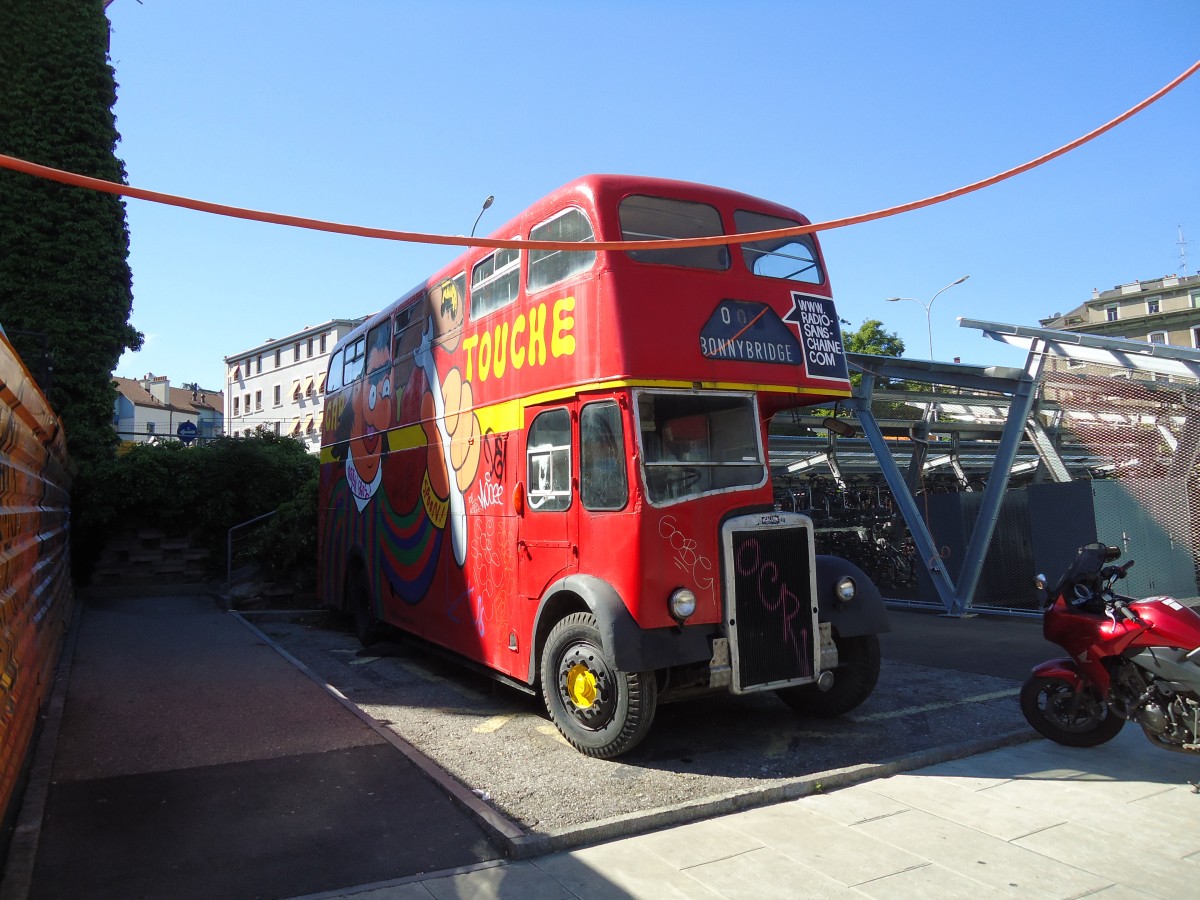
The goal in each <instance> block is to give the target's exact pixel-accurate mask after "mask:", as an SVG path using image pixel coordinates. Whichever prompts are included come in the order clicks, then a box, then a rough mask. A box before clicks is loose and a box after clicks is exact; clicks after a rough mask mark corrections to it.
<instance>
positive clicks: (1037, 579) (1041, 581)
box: [1033, 575, 1046, 591]
mask: <svg viewBox="0 0 1200 900" xmlns="http://www.w3.org/2000/svg"><path fill="white" fill-rule="evenodd" d="M1033 583H1034V585H1035V586H1036V587H1037V589H1038V590H1039V591H1044V590H1045V589H1046V576H1045V575H1034V576H1033Z"/></svg>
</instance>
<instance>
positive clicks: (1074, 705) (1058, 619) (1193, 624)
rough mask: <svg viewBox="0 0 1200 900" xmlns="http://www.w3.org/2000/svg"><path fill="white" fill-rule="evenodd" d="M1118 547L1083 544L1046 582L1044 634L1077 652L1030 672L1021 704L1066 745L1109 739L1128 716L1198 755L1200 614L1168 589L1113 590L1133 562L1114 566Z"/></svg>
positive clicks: (1161, 739)
mask: <svg viewBox="0 0 1200 900" xmlns="http://www.w3.org/2000/svg"><path fill="white" fill-rule="evenodd" d="M1120 555H1121V551H1120V550H1119V549H1118V548H1116V547H1106V546H1105V545H1104V544H1085V545H1084V546H1083V547H1080V548H1079V550H1078V552H1077V553H1076V555H1075V560H1074V562H1073V563H1072V564H1071V567H1070V568H1069V569H1068V570H1067V573H1066V575H1064V576H1063V577H1062V579H1061V580H1060V581H1059V582H1058V584H1057V585H1056V586H1055V587H1054V588H1052V589H1051V590H1050V592H1049V598H1048V599H1049V602H1048V603H1047V604H1046V606H1045V619H1044V620H1043V624H1042V627H1043V633H1044V634H1045V635H1046V640H1048V641H1052V642H1053V643H1055V644H1058V645H1059V646H1061V647H1062V648H1063V649H1064V650H1066V651H1067V652H1068V653H1069V654H1071V655H1070V657H1065V658H1062V659H1052V660H1049V661H1048V662H1044V663H1042V664H1041V665H1040V666H1037V667H1036V668H1035V669H1034V670H1033V674H1032V675H1030V676H1029V679H1028V680H1027V681H1026V682H1025V684H1024V686H1023V687H1022V688H1021V712H1022V713H1024V714H1025V718H1026V719H1027V720H1028V721H1029V724H1030V725H1032V726H1033V727H1034V729H1036V730H1037V731H1038V733H1039V734H1042V735H1043V736H1045V737H1048V738H1050V740H1052V741H1057V742H1058V743H1060V744H1066V745H1067V746H1069V747H1095V746H1097V745H1099V744H1103V743H1104V742H1105V741H1110V740H1112V739H1113V738H1114V737H1116V735H1117V732H1119V731H1120V730H1121V728H1122V726H1124V724H1125V722H1126V720H1129V721H1131V722H1136V723H1137V724H1138V725H1141V726H1142V729H1143V730H1144V731H1145V732H1146V737H1148V738H1149V739H1150V741H1151V742H1152V743H1154V744H1156V745H1157V746H1159V747H1163V748H1165V749H1167V750H1178V751H1180V752H1183V753H1200V614H1198V613H1197V612H1196V611H1195V610H1193V609H1191V608H1189V607H1188V606H1185V605H1184V604H1183V603H1180V602H1179V601H1178V600H1173V599H1172V598H1170V597H1147V598H1145V599H1143V600H1135V599H1133V598H1130V597H1123V596H1120V595H1119V594H1117V593H1116V592H1115V591H1114V590H1113V585H1114V584H1115V583H1116V582H1117V581H1118V580H1119V579H1121V578H1124V577H1125V573H1126V572H1128V571H1129V569H1130V568H1132V566H1133V560H1129V561H1128V562H1126V563H1125V564H1124V565H1120V566H1118V565H1111V563H1114V562H1115V561H1116V560H1117V559H1118V558H1119V557H1120ZM1045 586H1046V577H1045V576H1044V575H1039V576H1038V587H1039V588H1042V589H1044V588H1045Z"/></svg>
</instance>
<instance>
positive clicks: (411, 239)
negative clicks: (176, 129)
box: [0, 60, 1200, 250]
mask: <svg viewBox="0 0 1200 900" xmlns="http://www.w3.org/2000/svg"><path fill="white" fill-rule="evenodd" d="M1197 69H1200V60H1197V61H1196V62H1194V63H1192V65H1191V66H1189V67H1188V68H1187V70H1186V71H1184V72H1183V73H1182V74H1180V75H1179V76H1178V77H1176V78H1174V79H1173V80H1172V81H1170V82H1169V83H1167V84H1166V85H1164V86H1163V87H1161V88H1159V89H1158V90H1157V91H1155V92H1154V93H1153V94H1151V95H1150V96H1149V97H1147V98H1146V99H1145V100H1143V101H1142V102H1141V103H1139V104H1137V105H1136V106H1134V107H1132V108H1130V109H1128V110H1126V111H1125V112H1123V113H1121V115H1119V116H1117V117H1116V118H1115V119H1112V120H1111V121H1109V122H1106V123H1105V124H1103V125H1101V126H1100V127H1099V128H1096V129H1094V130H1092V131H1089V132H1088V133H1087V134H1085V135H1083V136H1082V137H1079V138H1076V139H1075V140H1073V141H1071V142H1070V143H1069V144H1064V145H1063V146H1061V147H1059V148H1058V149H1057V150H1052V151H1051V152H1049V153H1046V154H1043V155H1042V156H1039V157H1037V158H1036V159H1031V160H1030V161H1029V162H1027V163H1024V164H1023V165H1019V166H1016V167H1015V168H1012V169H1008V170H1007V171H1005V172H1001V173H999V174H998V175H993V176H991V177H990V178H985V179H983V180H982V181H976V182H973V183H972V184H968V185H964V186H963V187H960V188H956V189H954V190H952V191H946V192H945V193H941V194H934V195H933V196H932V197H926V198H925V199H924V200H915V201H913V202H911V203H903V204H901V205H899V206H890V207H888V208H887V209H880V210H876V211H875V212H869V213H862V214H860V215H857V216H850V217H848V218H845V219H830V220H828V221H825V222H815V223H813V224H811V225H799V226H797V227H795V228H781V229H776V230H773V231H755V232H746V233H743V234H737V235H728V234H722V235H713V236H711V237H699V238H674V239H670V240H653V241H594V242H589V243H588V247H589V249H595V250H653V249H666V248H684V247H711V246H715V245H719V244H742V243H747V242H750V241H759V240H768V239H774V238H781V237H793V236H796V235H801V234H808V233H810V232H814V231H828V230H830V229H833V228H844V227H846V226H847V225H860V224H862V223H864V222H872V221H875V220H876V219H886V218H888V217H890V216H895V215H899V214H900V213H906V212H912V211H913V210H917V209H923V208H924V207H926V206H933V205H934V204H937V203H944V202H945V201H947V200H953V199H954V198H955V197H961V196H963V195H965V194H970V193H973V192H975V191H978V190H982V189H983V188H986V187H991V186H992V185H994V184H999V183H1000V182H1001V181H1005V180H1007V179H1009V178H1012V177H1014V176H1016V175H1020V174H1022V173H1023V172H1028V171H1029V170H1030V169H1034V168H1037V167H1038V166H1040V165H1043V164H1044V163H1048V162H1050V160H1052V159H1057V158H1058V157H1060V156H1062V155H1063V154H1065V153H1069V152H1070V151H1072V150H1074V149H1076V148H1077V147H1081V146H1083V145H1084V144H1086V143H1088V142H1089V141H1091V140H1094V139H1095V138H1097V137H1099V136H1100V135H1102V134H1104V133H1105V132H1107V131H1111V130H1112V129H1113V128H1116V127H1117V126H1118V125H1120V124H1121V123H1122V122H1124V121H1125V120H1126V119H1129V118H1131V117H1133V116H1135V115H1137V114H1138V113H1139V112H1141V111H1142V110H1143V109H1145V108H1146V107H1147V106H1150V105H1151V104H1152V103H1154V102H1156V101H1157V100H1159V99H1161V98H1162V97H1163V96H1165V95H1166V94H1167V93H1169V92H1170V91H1172V90H1174V89H1175V88H1177V87H1178V86H1179V85H1180V84H1182V83H1183V82H1184V81H1185V80H1187V79H1188V78H1190V77H1191V76H1192V75H1194V74H1195V73H1196V70H1197ZM0 168H5V169H11V170H13V171H15V172H23V173H25V174H26V175H33V176H35V177H37V178H45V179H48V180H50V181H57V182H60V183H62V184H69V185H74V186H75V187H82V188H87V189H89V190H93V191H100V192H102V193H106V194H116V195H118V196H121V197H131V198H133V199H136V200H146V201H149V202H151V203H162V204H165V205H167V206H179V207H183V208H184V209H194V210H197V211H198V212H206V213H212V214H214V215H220V216H230V217H232V218H235V219H249V220H251V221H255V222H267V223H270V224H274V225H289V226H292V227H294V228H308V229H311V230H313V231H328V232H332V233H334V234H349V235H354V236H356V237H368V238H377V239H379V240H386V241H402V242H405V243H412V244H443V245H449V246H459V247H504V248H511V249H526V250H578V249H579V242H577V241H569V242H568V241H533V240H511V239H503V238H483V237H463V236H461V235H447V234H425V233H422V232H419V231H396V230H393V229H388V228H369V227H366V226H363V225H346V224H341V223H338V222H327V221H324V220H322V219H308V218H304V217H302V216H290V215H285V214H283V213H272V212H264V211H261V210H255V209H244V208H242V207H239V206H227V205H225V204H222V203H210V202H208V201H206V200H196V199H193V198H190V197H180V196H177V195H175V194H166V193H163V192H161V191H151V190H147V189H145V188H138V187H131V186H130V185H125V184H119V183H117V182H114V181H105V180H104V179H102V178H91V177H89V176H87V175H78V174H75V173H74V172H67V171H64V170H62V169H54V168H51V167H50V166H42V165H38V164H37V163H32V162H29V161H27V160H23V159H18V158H17V157H15V156H6V155H3V154H0Z"/></svg>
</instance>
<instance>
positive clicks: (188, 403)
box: [113, 376, 225, 415]
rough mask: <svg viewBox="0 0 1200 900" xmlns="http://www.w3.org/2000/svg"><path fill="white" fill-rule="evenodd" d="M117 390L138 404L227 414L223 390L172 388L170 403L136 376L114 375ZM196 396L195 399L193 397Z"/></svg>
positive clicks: (194, 411) (188, 411)
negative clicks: (152, 391)
mask: <svg viewBox="0 0 1200 900" xmlns="http://www.w3.org/2000/svg"><path fill="white" fill-rule="evenodd" d="M113 384H115V385H116V387H117V392H118V393H120V394H121V396H122V397H124V398H125V399H127V400H128V401H129V402H130V403H133V404H134V405H136V406H152V407H155V408H157V409H171V410H175V411H176V412H183V413H193V414H199V413H202V412H207V411H209V410H211V411H212V412H215V413H217V414H218V415H224V414H225V396H224V394H223V393H222V392H221V391H208V390H204V389H203V388H197V389H196V390H195V391H193V390H192V389H191V388H171V389H170V394H169V396H170V399H171V402H170V403H169V404H166V403H162V402H160V401H159V400H158V398H157V397H155V396H154V395H153V394H151V393H150V392H149V391H148V390H146V388H145V387H143V386H142V382H141V381H139V380H138V379H136V378H120V377H116V376H114V377H113ZM193 398H194V399H193Z"/></svg>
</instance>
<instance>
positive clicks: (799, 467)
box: [780, 318, 1200, 617]
mask: <svg viewBox="0 0 1200 900" xmlns="http://www.w3.org/2000/svg"><path fill="white" fill-rule="evenodd" d="M959 324H960V326H962V327H964V328H975V329H979V330H980V331H981V332H983V336H985V337H988V338H991V339H993V340H996V341H1000V342H1003V343H1006V344H1009V345H1012V346H1016V347H1021V348H1023V349H1025V350H1027V351H1028V355H1027V358H1026V362H1025V365H1024V367H1023V368H1015V367H1005V366H979V365H970V364H963V363H957V362H955V363H947V362H937V361H927V360H914V359H902V358H899V357H882V356H873V355H868V354H857V353H848V354H847V360H848V362H849V365H850V368H851V370H852V371H854V372H857V373H861V375H862V378H861V383H860V384H859V386H858V387H857V388H856V390H855V392H854V395H853V396H852V398H851V399H850V400H849V401H844V402H843V404H842V406H843V408H845V409H847V410H848V411H849V412H850V413H851V414H852V415H853V417H854V418H855V419H857V424H858V426H859V427H860V428H861V429H862V433H863V435H864V436H865V438H866V441H867V443H868V445H869V447H870V450H871V452H872V455H873V457H874V460H873V462H874V463H875V465H877V466H878V470H879V472H880V473H881V474H882V476H883V478H884V480H885V481H886V483H887V486H888V488H889V490H890V492H891V496H892V499H893V501H894V503H895V505H896V508H897V510H898V511H899V513H900V514H901V515H902V517H903V519H904V522H905V524H906V525H907V527H908V529H909V532H910V534H911V537H912V541H913V544H914V545H915V547H916V555H917V558H918V560H920V561H921V563H920V565H921V567H922V568H923V570H924V571H925V572H926V573H927V575H928V576H929V578H930V580H931V582H932V585H933V589H934V590H935V591H936V593H937V597H938V600H939V601H940V603H941V605H942V607H943V608H944V610H945V612H944V613H943V614H944V615H947V616H950V617H964V616H969V615H972V614H973V613H972V612H971V610H972V606H973V598H974V596H975V594H976V590H977V588H978V586H979V579H980V575H981V573H982V571H983V566H984V559H985V556H986V554H987V552H988V547H989V543H990V542H991V540H992V536H993V532H994V530H995V526H996V522H997V519H998V517H999V514H1000V510H1001V504H1002V501H1003V499H1004V495H1005V492H1006V491H1007V490H1008V489H1009V487H1010V484H1011V481H1012V478H1013V476H1014V475H1015V474H1020V473H1026V474H1027V473H1029V472H1030V471H1032V470H1033V469H1034V468H1038V469H1040V471H1039V472H1038V477H1039V478H1042V479H1044V480H1049V481H1053V482H1056V483H1064V482H1070V481H1072V480H1073V475H1072V468H1075V469H1078V465H1079V460H1078V459H1070V460H1068V459H1066V458H1064V453H1063V451H1062V449H1061V447H1060V446H1059V445H1058V444H1057V442H1056V441H1055V440H1054V438H1053V437H1052V435H1051V434H1050V433H1049V432H1048V431H1047V428H1046V426H1045V425H1044V424H1043V422H1042V420H1041V419H1042V418H1049V420H1051V421H1055V413H1056V411H1055V410H1054V408H1053V407H1054V404H1053V403H1047V402H1046V401H1044V400H1040V399H1039V393H1040V388H1041V384H1042V380H1043V376H1044V374H1045V369H1046V363H1047V360H1048V359H1050V358H1054V357H1057V358H1059V359H1062V360H1067V361H1068V363H1067V365H1071V366H1075V365H1080V364H1098V365H1102V366H1106V367H1111V368H1114V369H1120V370H1124V372H1125V373H1126V374H1127V375H1128V374H1130V373H1131V372H1138V373H1141V377H1142V378H1145V379H1146V380H1145V382H1139V384H1143V383H1144V385H1145V389H1146V390H1154V389H1155V387H1156V384H1155V381H1154V379H1156V378H1158V379H1177V380H1181V381H1183V382H1185V383H1186V384H1188V385H1189V386H1192V387H1194V386H1195V385H1196V383H1197V382H1200V350H1192V349H1188V348H1183V347H1173V346H1168V345H1163V344H1148V343H1144V342H1141V341H1131V340H1126V339H1121V338H1105V337H1097V336H1093V335H1085V334H1079V333H1074V332H1064V331H1056V330H1053V329H1044V328H1032V327H1027V326H1017V325H1006V324H1001V323H995V322H985V321H979V320H974V319H963V318H960V319H959ZM895 382H907V383H916V384H924V385H929V386H930V389H929V391H928V392H925V391H912V390H910V389H905V390H899V391H897V390H895V389H894V388H893V385H894V383H895ZM881 400H884V401H886V400H890V401H894V402H899V403H903V404H905V405H907V406H909V407H913V406H924V412H923V415H922V418H921V419H920V420H917V421H906V422H895V421H888V420H887V419H886V418H881V417H878V416H877V415H876V414H875V412H874V407H875V405H876V403H877V402H878V401H881ZM980 411H982V412H983V415H982V416H978V415H973V414H972V413H979V412H980ZM939 412H940V413H941V414H942V417H939V415H938V413H939ZM1059 412H1061V411H1059ZM1197 412H1198V415H1197V416H1196V417H1195V419H1196V421H1184V422H1177V423H1174V424H1173V425H1171V424H1168V423H1164V422H1159V423H1158V424H1157V428H1158V430H1159V432H1160V433H1161V436H1162V439H1163V440H1164V441H1165V442H1166V443H1167V444H1168V445H1169V446H1170V448H1171V449H1172V451H1173V453H1174V461H1173V463H1172V467H1173V468H1174V469H1176V470H1177V471H1178V472H1180V473H1187V472H1190V471H1191V470H1192V469H1194V467H1195V465H1196V462H1197V459H1198V458H1200V427H1197V426H1198V425H1200V410H1197ZM956 415H960V416H964V417H965V418H966V419H968V420H972V421H975V422H976V424H971V425H969V426H968V425H963V424H962V423H961V420H960V421H958V422H956V421H955V416H956ZM939 418H942V419H943V420H942V421H939ZM980 418H982V419H984V420H986V422H987V424H984V425H980V424H978V420H979V419H980ZM840 423H845V424H840ZM822 424H823V425H824V427H825V428H826V429H827V430H828V431H829V435H828V451H827V452H826V453H824V454H818V455H816V456H810V457H808V458H806V459H800V460H796V461H794V462H788V463H785V464H784V465H783V466H782V467H781V468H780V471H784V472H787V473H798V472H801V471H803V470H805V469H811V467H812V466H813V465H814V463H820V464H822V465H824V466H827V467H828V468H829V469H830V471H831V472H832V473H833V476H834V478H835V479H838V480H840V479H841V473H840V471H839V462H838V450H837V441H838V436H839V433H840V434H842V436H845V435H847V434H853V426H850V425H849V423H848V420H846V419H837V418H836V411H835V414H834V417H833V421H832V423H831V421H830V419H829V418H827V419H825V420H824V421H823V423H822ZM831 424H832V426H833V427H830V425H831ZM898 429H905V430H907V432H908V434H907V438H908V441H907V443H906V447H907V448H908V449H909V450H910V456H909V461H908V466H907V471H902V469H901V467H900V465H899V463H898V461H897V459H896V457H895V455H894V454H893V451H892V446H893V445H895V444H896V438H897V436H898ZM966 430H969V431H970V432H973V433H979V432H980V431H981V430H984V431H988V430H990V432H991V434H993V435H994V438H989V439H988V440H987V441H986V443H987V444H988V445H989V447H993V448H994V456H993V459H992V464H991V469H990V472H989V473H988V476H987V477H986V479H985V480H984V483H983V490H982V498H981V500H980V505H979V512H978V516H977V518H976V519H975V524H974V527H973V528H972V529H971V530H970V537H969V540H968V542H967V545H966V549H965V552H964V554H963V556H962V562H961V565H960V566H959V569H958V573H957V577H954V576H952V575H951V573H950V572H949V570H948V569H947V567H946V565H945V563H944V560H943V558H942V555H941V553H940V552H939V550H938V548H937V546H936V542H935V541H934V539H933V536H932V535H931V533H930V529H929V527H928V525H927V522H926V520H925V518H923V517H922V515H921V511H920V509H919V508H918V505H917V501H916V499H915V497H914V488H915V484H916V482H917V479H918V478H920V476H921V473H922V472H924V471H928V470H929V469H931V468H933V467H935V466H950V467H951V468H953V469H954V470H955V472H956V474H957V475H958V477H959V478H960V480H962V481H963V483H964V484H965V483H966V481H965V479H966V474H965V473H964V472H963V471H962V469H961V468H960V467H959V450H960V443H959V441H958V432H960V431H966ZM888 432H890V435H891V436H890V438H889V435H888ZM934 432H941V433H942V434H944V435H946V436H947V439H945V440H934V441H932V444H933V445H934V446H935V447H936V448H937V451H936V452H935V453H933V454H931V453H930V447H931V441H930V435H931V434H932V433H934ZM1023 444H1026V446H1029V445H1031V446H1032V447H1033V449H1034V450H1035V451H1036V455H1035V456H1033V455H1031V454H1029V453H1028V451H1026V456H1029V457H1030V458H1029V459H1025V460H1022V461H1021V462H1020V464H1018V453H1019V451H1020V449H1021V447H1022V445H1023ZM943 450H944V451H945V452H943ZM1068 462H1070V463H1071V464H1070V465H1069V464H1068ZM966 490H971V488H970V487H967V488H966Z"/></svg>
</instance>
